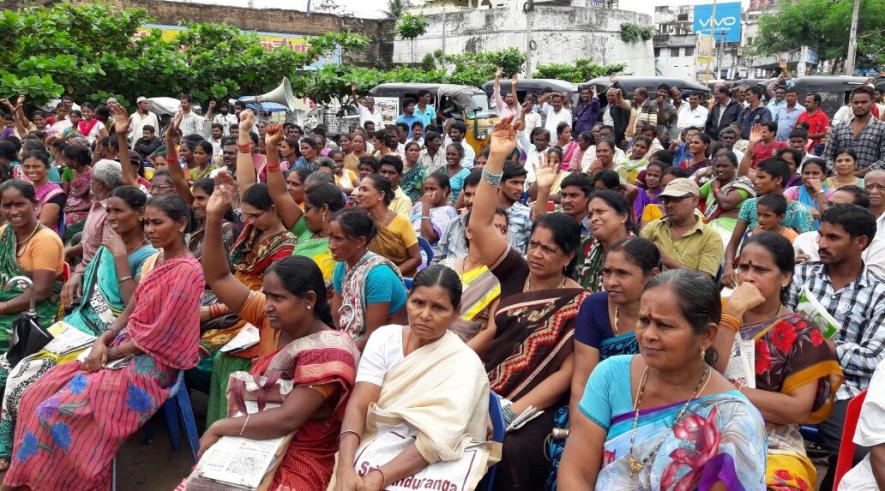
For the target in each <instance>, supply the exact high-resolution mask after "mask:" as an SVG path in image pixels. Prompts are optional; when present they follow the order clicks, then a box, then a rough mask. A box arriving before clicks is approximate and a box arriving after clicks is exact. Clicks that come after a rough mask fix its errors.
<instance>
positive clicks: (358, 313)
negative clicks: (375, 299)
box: [338, 252, 403, 341]
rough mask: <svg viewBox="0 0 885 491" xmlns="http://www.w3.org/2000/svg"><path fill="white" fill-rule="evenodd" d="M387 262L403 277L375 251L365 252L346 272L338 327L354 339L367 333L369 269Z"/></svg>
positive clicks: (394, 268) (396, 271) (400, 277)
mask: <svg viewBox="0 0 885 491" xmlns="http://www.w3.org/2000/svg"><path fill="white" fill-rule="evenodd" d="M385 264H386V265H387V266H388V267H389V268H390V269H392V270H393V272H394V273H396V275H397V277H399V279H400V280H402V279H403V277H402V275H401V274H400V272H399V268H397V267H396V265H395V264H393V263H392V262H390V260H388V259H387V258H385V257H383V256H379V255H378V254H375V253H373V252H366V253H365V254H363V257H361V258H360V260H359V261H357V262H356V264H354V265H353V267H352V268H350V269H349V270H347V272H346V273H344V280H342V281H341V308H339V309H338V319H339V320H338V323H339V326H338V327H339V328H340V329H341V330H343V331H344V332H346V333H348V334H350V336H351V338H353V340H354V341H356V340H358V339H359V338H360V337H362V335H363V334H365V333H366V322H365V320H366V294H365V292H366V282H367V281H368V279H369V271H372V269H374V268H375V267H376V266H381V265H385ZM345 266H346V265H345Z"/></svg>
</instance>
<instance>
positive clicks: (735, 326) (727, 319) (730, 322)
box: [719, 314, 743, 334]
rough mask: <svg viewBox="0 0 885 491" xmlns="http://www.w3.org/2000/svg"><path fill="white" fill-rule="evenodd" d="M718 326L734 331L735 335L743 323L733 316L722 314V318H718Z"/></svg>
mask: <svg viewBox="0 0 885 491" xmlns="http://www.w3.org/2000/svg"><path fill="white" fill-rule="evenodd" d="M719 325H720V326H723V327H727V328H729V329H731V330H732V331H734V332H735V334H737V332H738V331H740V330H741V326H742V325H743V323H742V322H741V320H740V319H738V318H737V317H735V316H733V315H729V314H722V316H721V317H720V318H719Z"/></svg>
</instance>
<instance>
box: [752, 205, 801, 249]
mask: <svg viewBox="0 0 885 491" xmlns="http://www.w3.org/2000/svg"><path fill="white" fill-rule="evenodd" d="M786 213H787V199H786V198H784V197H783V196H782V195H780V194H774V193H772V194H766V195H765V196H762V197H761V198H759V199H758V200H757V201H756V216H757V217H758V218H759V225H758V226H757V227H756V228H755V229H753V231H752V232H751V234H750V235H753V234H759V233H762V232H775V233H778V234H781V235H782V236H784V238H786V239H787V240H789V241H790V243H791V244H792V243H793V241H794V240H796V237H798V236H799V234H797V233H796V231H795V230H793V229H791V228H789V227H784V226H783V225H781V220H783V219H784V215H786Z"/></svg>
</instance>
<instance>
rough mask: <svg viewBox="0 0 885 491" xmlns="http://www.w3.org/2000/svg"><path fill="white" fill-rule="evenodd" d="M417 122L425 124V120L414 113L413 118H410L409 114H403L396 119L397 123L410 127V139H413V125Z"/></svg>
mask: <svg viewBox="0 0 885 491" xmlns="http://www.w3.org/2000/svg"><path fill="white" fill-rule="evenodd" d="M415 121H421V122H422V123H424V118H421V117H419V116H416V115H415V114H414V113H412V115H411V116H409V115H408V114H403V115H402V116H400V117H398V118H396V122H397V123H406V124H407V125H409V138H410V139H411V138H412V124H413V123H414V122H415ZM424 126H427V124H425V125H424Z"/></svg>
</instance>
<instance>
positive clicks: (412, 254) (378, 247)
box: [352, 174, 421, 276]
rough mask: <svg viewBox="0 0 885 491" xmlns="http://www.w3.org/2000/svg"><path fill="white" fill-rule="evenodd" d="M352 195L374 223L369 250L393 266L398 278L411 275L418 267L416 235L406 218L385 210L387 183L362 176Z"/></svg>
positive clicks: (390, 197)
mask: <svg viewBox="0 0 885 491" xmlns="http://www.w3.org/2000/svg"><path fill="white" fill-rule="evenodd" d="M352 196H354V197H355V198H356V200H357V206H359V207H360V208H362V209H363V210H365V211H366V212H368V213H369V215H370V216H371V217H372V219H373V220H375V223H376V224H377V235H375V238H374V239H372V242H371V244H369V250H370V251H372V252H374V253H375V254H378V255H380V256H383V257H385V258H387V259H389V260H390V261H392V262H393V263H394V264H396V265H397V267H398V268H399V271H400V274H401V275H403V276H409V275H412V274H414V273H415V270H416V269H418V266H419V265H420V264H421V253H420V251H419V249H418V236H417V235H415V230H414V229H413V228H412V223H411V222H410V221H409V219H408V218H406V217H404V216H402V215H400V214H399V213H396V212H394V211H393V210H391V209H390V208H389V207H388V205H390V202H391V201H393V196H394V192H393V187H392V186H391V184H390V181H389V180H388V179H387V178H386V177H384V176H381V175H378V174H372V175H370V176H366V177H364V178H363V179H362V180H361V181H360V185H359V187H358V188H356V190H354V192H353V195H352Z"/></svg>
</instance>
